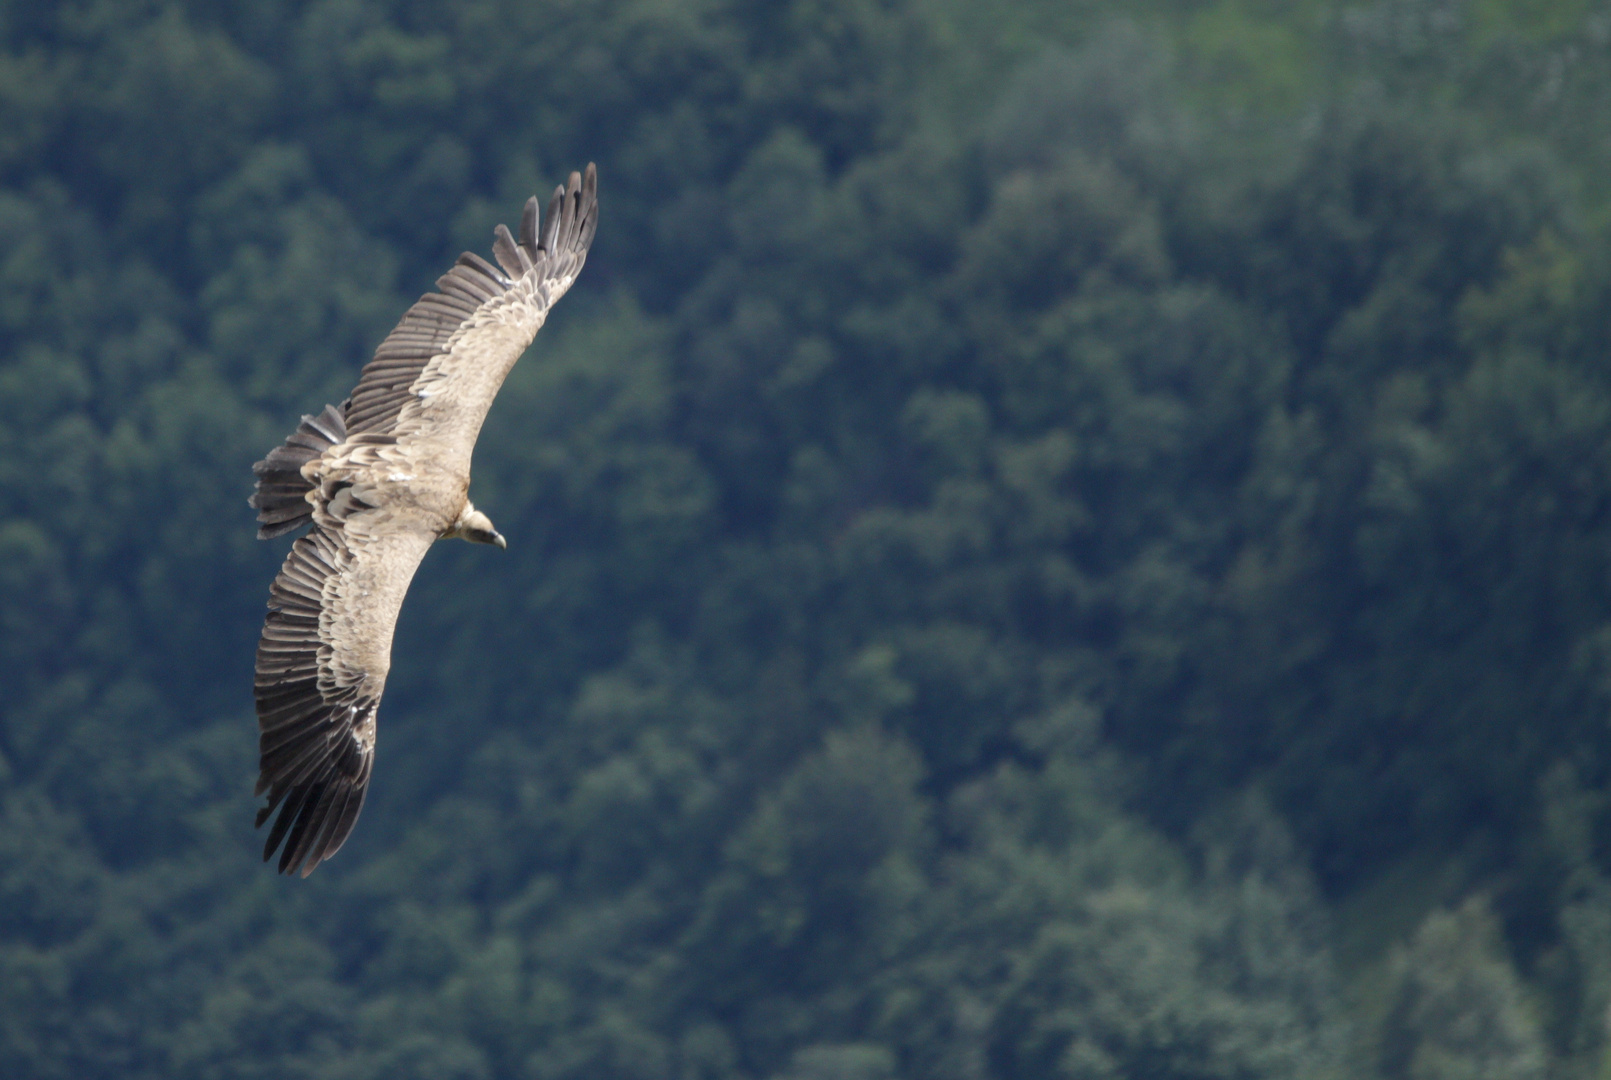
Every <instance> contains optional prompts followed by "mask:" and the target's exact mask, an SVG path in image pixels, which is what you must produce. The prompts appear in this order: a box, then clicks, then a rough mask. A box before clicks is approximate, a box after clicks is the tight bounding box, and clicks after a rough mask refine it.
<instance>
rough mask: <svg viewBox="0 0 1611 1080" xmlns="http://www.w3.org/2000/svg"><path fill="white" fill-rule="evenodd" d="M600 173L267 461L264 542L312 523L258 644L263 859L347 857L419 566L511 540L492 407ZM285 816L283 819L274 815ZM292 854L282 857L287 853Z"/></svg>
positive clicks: (444, 290)
mask: <svg viewBox="0 0 1611 1080" xmlns="http://www.w3.org/2000/svg"><path fill="white" fill-rule="evenodd" d="M597 186H598V185H597V177H596V174H595V172H594V169H593V166H591V165H589V166H588V167H587V172H586V174H585V176H584V175H582V174H578V173H572V174H571V176H570V181H569V183H568V184H566V185H564V186H562V187H560V188H558V189H556V190H555V192H554V196H553V198H552V200H551V201H550V202H549V205H548V213H547V215H546V217H540V216H539V214H538V206H537V200H536V199H535V198H533V199H531V200H530V201H529V202H528V203H527V204H526V208H525V212H524V213H523V215H522V216H521V222H520V238H519V240H516V239H515V238H514V236H513V235H511V234H510V232H509V230H508V229H506V228H504V227H503V226H502V225H500V226H498V229H497V231H496V233H495V235H494V243H493V255H494V257H495V258H496V260H497V263H496V265H494V264H493V263H490V262H488V261H487V260H485V259H483V258H481V257H480V256H478V255H473V254H469V253H466V254H464V255H462V256H460V257H459V260H458V262H457V263H456V264H455V265H454V266H453V268H452V269H450V270H449V271H448V272H447V273H446V274H444V275H443V276H442V277H441V278H439V279H438V280H437V283H436V284H437V289H438V290H439V291H437V292H432V293H427V294H426V295H425V296H422V297H421V298H420V299H419V300H418V301H417V302H416V303H415V304H414V305H413V306H412V307H410V308H409V309H408V311H407V313H406V314H404V316H403V318H402V321H401V322H399V323H398V324H397V327H396V329H394V330H393V331H392V332H391V333H390V334H388V335H387V336H386V340H385V341H383V342H382V343H381V345H380V348H379V349H377V350H376V351H375V356H374V359H372V360H371V361H370V362H369V363H368V364H367V365H365V367H364V369H363V371H362V373H361V374H360V376H359V379H358V385H357V386H356V387H355V388H354V389H353V392H352V396H351V397H350V398H349V399H348V400H347V401H346V402H344V403H343V404H342V405H340V406H326V407H325V409H324V411H323V412H321V413H319V414H318V415H317V416H305V417H303V418H302V424H301V425H300V426H299V427H298V428H297V430H296V431H295V432H293V433H292V434H291V435H290V437H289V438H287V439H286V441H285V443H284V444H283V445H282V446H279V447H277V448H275V450H274V451H273V452H271V453H270V454H269V455H268V456H267V457H266V458H264V459H263V460H262V461H260V462H258V463H257V465H256V466H255V467H254V469H253V471H254V472H255V473H256V475H257V489H256V492H255V493H254V494H253V496H252V499H251V505H252V506H253V507H255V508H256V509H257V511H258V526H259V528H258V536H259V537H260V538H262V539H268V538H271V537H275V536H280V535H284V534H285V533H289V532H294V531H296V530H297V529H299V528H301V527H303V526H305V525H307V524H309V523H310V522H311V524H312V526H313V527H312V529H311V530H310V531H309V532H308V533H307V534H306V535H304V536H302V537H300V538H299V539H297V540H296V541H295V543H293V544H292V546H291V551H290V553H289V554H288V555H287V556H286V559H285V563H284V565H283V566H282V567H281V568H280V572H279V574H278V576H276V577H275V579H274V584H273V585H272V587H271V588H270V590H269V604H268V607H269V610H268V615H267V617H266V618H265V620H264V623H263V636H262V638H261V640H260V641H259V643H258V648H257V674H256V679H255V682H254V692H255V697H256V700H257V719H258V734H259V746H258V748H259V753H260V755H261V761H260V765H261V773H260V776H259V778H258V781H257V794H258V795H266V796H267V797H268V803H267V805H266V806H264V807H263V808H262V809H261V810H259V811H258V815H257V824H258V825H259V826H261V825H263V824H264V823H265V822H266V821H268V820H269V819H270V818H273V819H274V823H273V825H272V827H271V828H270V829H269V833H268V837H267V842H266V844H265V845H264V848H263V858H264V859H268V858H271V857H272V856H273V854H274V852H275V850H276V849H279V850H280V860H279V868H280V871H281V872H282V873H298V872H300V873H301V874H302V875H303V876H307V875H308V874H310V873H312V872H313V869H314V868H315V867H316V866H318V865H319V863H321V862H322V861H324V860H325V859H328V858H329V857H330V856H331V855H333V854H335V853H336V851H337V850H338V849H339V848H340V847H341V845H342V844H343V843H344V842H345V841H346V839H347V837H348V836H349V835H350V834H351V832H352V829H353V825H354V823H355V822H356V821H357V819H358V812H359V811H360V810H361V809H362V808H363V804H364V797H365V794H366V793H367V791H368V787H369V777H370V772H371V770H372V768H373V764H374V757H375V716H376V711H377V709H378V708H379V705H380V698H381V694H382V693H383V691H384V690H385V686H386V675H387V672H388V671H389V670H390V665H391V645H392V632H393V629H394V628H395V626H396V623H397V615H398V612H399V611H400V610H401V608H402V605H403V598H404V596H405V595H406V594H407V592H408V586H409V583H410V582H411V581H412V580H413V577H414V572H415V570H417V569H418V567H419V565H420V561H421V560H422V559H423V558H424V556H425V552H426V550H427V549H428V548H429V547H430V545H431V544H432V543H433V542H434V541H436V540H437V539H439V538H441V537H443V536H463V537H465V538H466V539H472V540H478V541H480V542H483V543H494V542H495V543H497V544H499V545H500V546H501V545H502V544H503V538H502V537H501V536H499V535H498V534H497V532H496V530H493V529H491V524H490V522H489V521H487V519H486V517H485V515H481V514H480V513H479V512H478V511H475V510H474V507H472V506H471V505H470V503H469V500H468V497H467V492H468V487H469V481H470V455H471V452H472V451H473V450H474V448H475V441H476V438H477V436H478V435H479V433H480V430H481V424H482V421H483V420H484V419H485V418H486V414H487V410H488V408H490V407H491V405H492V399H493V398H494V397H495V396H496V395H497V393H498V389H499V387H500V386H502V385H503V381H504V378H505V377H506V376H507V375H508V374H509V369H510V368H512V367H513V366H514V364H515V361H516V360H518V359H519V358H520V354H521V353H522V352H524V351H525V349H526V347H527V346H528V345H529V344H531V340H532V338H533V337H534V336H535V335H536V333H537V331H538V330H539V329H540V328H541V327H542V325H543V322H544V321H545V320H546V319H547V317H548V311H549V309H550V308H551V307H552V306H553V305H554V303H555V302H557V301H558V300H559V298H560V297H561V296H563V295H564V294H565V292H566V291H567V290H568V289H569V288H570V287H571V284H572V283H573V282H574V281H575V280H576V276H577V274H579V273H580V272H581V269H582V264H583V262H584V261H585V260H586V258H587V251H588V247H589V245H590V244H591V243H592V241H593V234H594V231H595V229H596V228H597V227H598V199H597ZM276 815H277V816H276ZM282 845H283V847H282Z"/></svg>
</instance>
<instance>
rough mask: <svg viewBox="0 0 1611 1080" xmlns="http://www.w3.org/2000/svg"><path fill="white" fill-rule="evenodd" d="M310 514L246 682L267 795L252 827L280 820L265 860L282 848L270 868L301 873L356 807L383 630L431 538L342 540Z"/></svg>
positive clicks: (342, 834)
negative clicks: (311, 524) (309, 526)
mask: <svg viewBox="0 0 1611 1080" xmlns="http://www.w3.org/2000/svg"><path fill="white" fill-rule="evenodd" d="M363 513H365V511H358V516H361V515H362V514H363ZM320 517H321V520H320V521H319V523H318V524H317V525H316V526H315V528H314V529H313V530H312V531H311V532H309V533H308V534H307V535H306V536H303V537H301V538H299V539H298V540H297V541H296V543H295V544H293V545H292V546H291V551H290V554H288V555H287V556H286V559H285V564H284V566H282V567H281V569H280V573H279V575H278V576H277V577H276V578H275V579H274V584H273V585H272V586H271V587H270V589H269V611H268V616H267V617H266V618H265V619H264V621H263V636H262V638H261V639H260V640H259V642H258V647H257V676H256V679H255V684H254V689H255V696H256V699H257V724H258V753H259V759H260V760H259V764H260V770H261V771H260V774H259V776H258V780H257V794H259V795H265V794H266V795H267V796H268V804H267V805H266V806H264V807H263V808H262V809H261V810H259V811H258V814H257V824H258V825H259V826H261V825H262V824H263V823H264V822H265V821H267V820H268V819H269V818H270V817H271V816H273V815H274V814H275V812H276V811H278V814H279V816H278V817H277V818H276V819H275V821H274V825H273V827H272V828H271V829H270V830H269V834H268V839H267V842H266V843H265V844H264V847H263V858H264V859H265V860H266V859H268V858H270V857H271V856H272V855H273V854H274V851H275V849H276V848H279V847H280V845H281V842H282V841H283V842H284V848H283V849H282V850H281V852H280V864H279V866H280V872H281V873H288V874H289V873H297V872H300V873H301V874H302V875H303V876H304V877H306V876H307V875H308V874H311V873H312V872H313V869H314V867H316V866H318V865H319V863H320V862H322V861H324V860H325V859H328V858H329V857H330V856H332V855H334V854H335V853H336V851H337V850H338V849H340V847H341V845H342V844H343V843H344V842H345V841H346V839H347V836H348V834H350V833H351V832H352V827H353V823H354V822H356V821H357V820H358V811H359V810H360V809H362V807H363V804H364V795H365V793H366V792H367V791H368V787H369V774H370V769H371V767H372V765H373V763H374V756H375V714H376V710H377V708H378V707H379V705H380V698H381V694H382V693H383V692H384V690H385V686H386V671H387V668H388V666H389V664H390V655H391V637H392V628H393V627H394V626H395V624H396V620H397V613H398V611H399V609H400V608H401V607H402V600H403V596H404V594H405V593H406V592H407V590H408V583H409V581H410V580H412V578H413V576H414V570H415V569H416V568H417V567H418V565H419V560H420V558H421V557H422V556H423V555H424V553H425V549H426V548H427V547H429V546H430V542H431V537H429V536H426V535H423V534H414V533H410V532H407V531H404V532H400V533H396V534H393V535H391V536H388V537H387V538H385V539H384V540H379V541H376V540H369V539H365V538H363V537H362V536H351V535H349V534H348V532H347V530H346V528H345V527H344V525H343V523H342V522H339V521H335V520H333V519H331V518H329V517H328V516H325V515H320Z"/></svg>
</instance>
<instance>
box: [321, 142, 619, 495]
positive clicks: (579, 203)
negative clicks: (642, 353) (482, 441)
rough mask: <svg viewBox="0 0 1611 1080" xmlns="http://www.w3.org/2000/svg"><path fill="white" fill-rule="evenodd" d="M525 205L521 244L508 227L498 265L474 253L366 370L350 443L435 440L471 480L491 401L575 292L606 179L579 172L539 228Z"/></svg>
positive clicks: (350, 408) (352, 406)
mask: <svg viewBox="0 0 1611 1080" xmlns="http://www.w3.org/2000/svg"><path fill="white" fill-rule="evenodd" d="M537 209H538V208H537V199H536V197H535V196H534V197H532V198H531V199H530V200H529V201H528V202H527V203H526V209H525V212H524V214H522V215H521V220H520V240H519V241H518V242H516V241H515V239H514V237H512V236H511V235H510V233H509V230H508V229H507V228H505V227H504V226H502V225H499V226H498V228H497V230H496V232H495V234H494V240H493V255H494V256H495V257H496V259H497V261H498V265H497V266H494V265H493V264H492V263H489V262H487V261H486V260H485V259H483V258H481V257H480V256H479V255H474V254H471V253H469V252H466V253H465V254H463V255H461V256H459V261H458V263H457V264H455V265H454V267H453V269H451V270H449V271H448V272H447V273H446V274H444V275H443V276H442V277H440V278H438V279H437V282H436V285H437V288H438V289H440V290H441V291H440V292H434V293H427V294H425V295H424V296H422V297H420V299H419V300H418V302H416V303H415V304H414V306H413V307H411V308H409V309H408V312H407V313H406V314H405V315H404V316H403V319H402V321H401V322H399V323H398V324H397V327H396V329H394V330H393V331H392V332H391V333H390V334H389V335H387V337H386V340H385V341H383V342H382V343H381V345H380V348H379V349H377V350H376V351H375V357H374V359H373V360H371V361H370V362H369V363H368V364H367V365H365V367H364V370H363V373H362V374H361V375H360V376H359V379H358V385H357V387H355V388H354V390H353V392H352V400H351V402H350V403H349V404H348V405H347V409H346V423H347V431H348V433H349V436H352V435H363V434H366V433H372V434H374V435H380V436H393V437H396V438H398V439H404V438H406V439H407V441H410V442H416V443H417V442H430V443H432V444H433V445H432V448H431V449H432V452H433V453H434V454H436V455H437V456H438V458H439V460H442V461H443V463H444V464H446V465H448V466H449V467H450V468H452V469H454V471H456V472H462V473H465V474H467V473H468V472H469V467H470V452H471V451H472V450H473V449H474V448H475V441H476V438H477V437H478V436H479V435H480V432H481V423H482V421H483V420H484V419H485V418H486V415H487V410H488V409H489V408H490V407H491V405H492V399H493V398H494V397H496V396H497V393H498V389H499V387H501V386H502V385H503V381H504V378H505V377H506V376H507V375H508V374H509V369H510V368H512V367H514V365H515V361H516V360H518V359H520V354H521V353H523V352H525V351H526V347H527V346H528V345H530V344H531V340H532V338H533V337H535V336H536V334H537V331H538V330H539V329H541V328H542V325H543V322H544V321H545V320H546V319H547V318H548V311H549V309H550V308H551V307H553V305H554V304H555V303H556V302H557V301H558V300H559V298H560V297H561V296H563V295H565V293H566V291H567V290H568V289H570V287H571V283H572V282H574V281H575V280H576V276H577V275H578V274H580V273H581V271H582V264H583V263H584V262H585V261H586V260H587V251H588V247H589V246H590V245H591V244H592V243H593V234H594V232H595V231H596V230H597V228H598V175H597V172H596V170H595V169H594V167H593V166H592V165H589V166H588V167H587V172H586V174H585V175H583V174H580V173H571V176H570V181H569V183H568V184H566V185H565V186H563V187H560V188H556V189H555V191H554V196H553V198H552V200H550V202H549V204H548V213H547V215H546V217H545V218H543V219H542V220H541V221H540V222H539V219H538V213H537Z"/></svg>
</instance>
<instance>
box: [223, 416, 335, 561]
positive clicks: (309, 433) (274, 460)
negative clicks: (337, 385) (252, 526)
mask: <svg viewBox="0 0 1611 1080" xmlns="http://www.w3.org/2000/svg"><path fill="white" fill-rule="evenodd" d="M345 408H346V406H345V405H342V406H340V407H338V406H335V405H326V406H325V407H324V412H322V413H320V414H319V415H318V416H304V417H303V418H302V423H300V424H298V425H297V429H296V430H295V431H293V432H291V436H290V438H288V439H286V440H285V442H284V443H283V444H281V445H280V446H276V447H275V448H274V449H273V450H272V451H270V452H269V456H268V457H266V458H264V459H263V460H262V461H259V462H258V463H257V464H256V465H253V466H252V472H253V473H254V474H255V475H256V476H257V491H256V492H254V493H253V495H252V497H251V499H249V500H248V503H249V504H250V505H251V506H252V507H253V508H254V509H256V510H257V538H258V539H259V540H269V539H272V538H273V537H276V536H284V535H285V534H286V533H288V532H293V531H295V530H297V529H300V528H301V527H302V526H304V525H306V524H307V523H308V522H309V521H310V520H312V518H313V505H312V504H311V503H309V502H308V500H307V499H306V498H305V496H306V495H307V493H308V492H309V491H311V490H312V489H313V484H312V483H311V482H309V481H308V480H306V479H305V478H304V477H303V476H302V466H304V465H306V464H307V463H308V462H310V461H312V460H313V459H314V458H316V457H318V456H319V455H321V454H323V453H324V452H325V451H326V450H328V449H330V448H331V447H332V446H335V445H337V444H338V443H342V442H345V441H346V439H347V421H346V420H345V419H344V418H343V412H344V410H345Z"/></svg>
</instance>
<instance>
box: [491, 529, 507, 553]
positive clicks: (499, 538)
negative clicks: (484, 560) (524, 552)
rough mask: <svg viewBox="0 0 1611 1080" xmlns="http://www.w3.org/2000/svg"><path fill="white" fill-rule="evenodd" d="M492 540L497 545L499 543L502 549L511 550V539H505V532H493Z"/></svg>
mask: <svg viewBox="0 0 1611 1080" xmlns="http://www.w3.org/2000/svg"><path fill="white" fill-rule="evenodd" d="M492 542H493V543H494V544H497V545H498V547H499V548H500V549H502V550H504V551H508V550H509V541H507V540H505V539H504V538H503V533H500V532H495V533H493V534H492Z"/></svg>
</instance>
